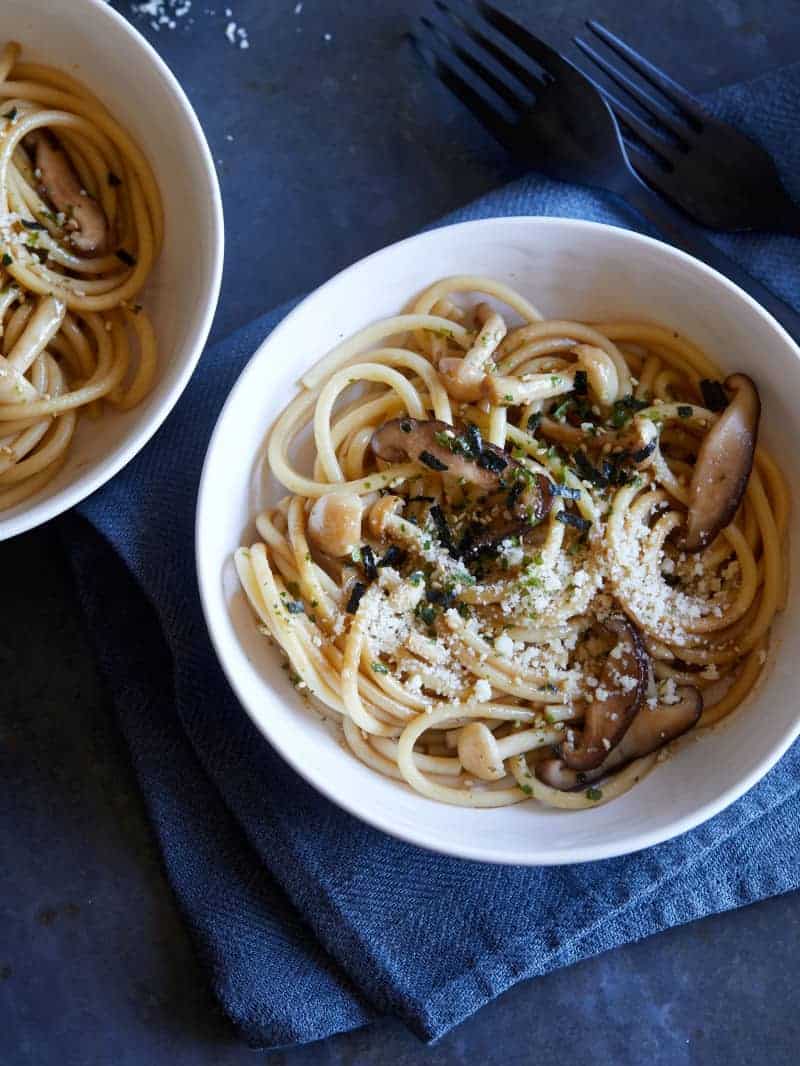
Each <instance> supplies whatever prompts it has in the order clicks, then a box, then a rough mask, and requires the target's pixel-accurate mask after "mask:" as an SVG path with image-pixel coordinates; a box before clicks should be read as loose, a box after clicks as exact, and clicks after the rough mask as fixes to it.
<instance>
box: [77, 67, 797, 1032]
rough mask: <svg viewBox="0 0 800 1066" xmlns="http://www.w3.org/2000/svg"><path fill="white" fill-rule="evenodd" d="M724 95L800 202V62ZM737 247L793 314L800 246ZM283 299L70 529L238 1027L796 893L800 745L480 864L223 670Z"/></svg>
mask: <svg viewBox="0 0 800 1066" xmlns="http://www.w3.org/2000/svg"><path fill="white" fill-rule="evenodd" d="M714 106H715V107H716V108H717V109H718V110H719V111H720V112H721V113H723V114H724V115H725V116H726V117H728V118H731V119H733V120H734V121H736V122H737V123H738V124H739V125H740V126H741V127H743V128H745V129H747V130H749V131H750V132H751V133H752V134H753V135H755V136H756V137H757V138H759V139H760V140H761V141H762V142H763V143H764V144H765V145H766V147H767V148H768V149H769V150H770V151H771V152H772V153H773V155H774V156H775V157H776V159H777V160H778V161H779V164H780V167H781V170H782V172H783V175H784V177H785V180H786V181H787V184H788V185H789V187H790V188H792V186H794V187H793V192H794V195H795V196H796V197H798V198H800V183H798V175H800V131H799V130H798V128H797V125H796V123H797V121H798V116H800V66H798V67H793V68H790V69H789V70H785V71H783V72H780V73H778V74H775V75H772V76H769V77H766V78H763V79H761V80H759V81H757V82H754V83H752V84H750V85H748V86H745V87H739V88H733V89H729V90H726V91H725V92H722V93H720V94H718V95H717V96H716V97H715V99H714ZM509 214H545V215H567V216H573V217H583V218H591V219H597V220H600V221H605V222H609V223H612V224H616V225H622V226H628V227H633V226H636V225H637V224H638V223H637V221H636V219H635V218H634V217H633V216H631V215H630V214H629V213H628V212H627V211H626V210H625V209H624V208H623V207H622V206H621V205H620V204H618V203H615V202H613V201H611V200H610V199H605V198H603V197H602V196H600V195H599V194H597V195H596V194H592V193H588V192H586V191H583V190H580V189H577V188H573V187H570V186H566V185H561V184H556V183H553V182H549V181H546V180H544V179H542V178H540V177H538V176H531V177H528V178H525V179H524V180H521V181H519V182H517V183H516V184H514V185H512V186H511V187H509V188H505V189H503V190H502V191H499V192H497V193H496V194H493V195H491V196H488V197H486V198H485V199H483V200H481V201H480V202H479V203H477V204H474V205H472V206H471V207H468V208H466V209H464V210H462V211H459V212H458V213H457V214H456V215H454V216H453V218H452V219H449V220H448V221H454V220H462V219H467V218H478V217H485V216H490V215H509ZM722 243H724V244H725V246H726V247H727V248H728V250H729V251H731V252H732V254H733V255H735V256H736V258H737V259H739V260H740V262H742V263H743V264H745V265H746V266H747V268H748V269H749V270H751V271H752V272H753V273H754V274H756V275H758V276H759V277H760V278H761V279H762V280H764V281H765V282H767V283H768V284H769V285H771V286H773V287H774V289H775V290H776V291H778V292H780V294H781V295H782V296H784V297H785V298H786V299H788V300H790V301H792V302H793V303H794V304H795V306H797V307H798V308H800V264H798V245H797V244H796V243H794V242H793V241H792V240H791V239H789V238H782V237H776V236H769V237H766V236H761V237H747V236H739V237H731V238H725V239H724V240H722ZM285 310H286V309H285V308H284V309H282V310H281V311H278V312H275V313H273V314H269V315H266V316H265V317H264V318H261V319H259V320H258V321H256V322H254V323H252V324H251V325H250V326H248V327H246V328H245V329H242V330H241V331H239V332H238V333H236V334H235V335H234V336H232V337H231V338H229V339H228V340H227V341H224V342H223V343H221V344H219V345H217V346H215V347H213V348H211V349H210V350H209V351H207V352H206V353H205V355H204V357H203V359H202V362H201V363H200V366H199V369H198V370H197V372H196V374H195V375H194V378H193V380H192V382H191V384H190V385H189V387H188V389H187V390H186V393H185V394H184V396H183V398H182V399H181V401H180V403H179V404H178V406H177V407H176V409H175V411H174V412H173V413H172V415H171V416H170V418H169V419H168V421H167V423H166V425H165V426H164V427H163V428H162V429H161V431H160V432H159V433H158V434H157V436H156V437H155V439H154V440H153V441H152V442H151V443H150V444H149V445H148V446H147V447H146V448H145V449H144V450H143V452H142V453H141V454H140V455H139V456H138V457H137V458H136V459H135V460H134V461H133V462H132V463H130V464H129V465H128V467H127V468H126V469H125V470H124V471H123V472H122V473H121V474H120V475H118V476H117V477H116V478H115V479H114V480H113V481H112V482H111V483H110V484H109V485H107V486H106V487H105V488H103V489H102V490H101V491H99V492H97V493H96V494H95V495H94V496H93V497H91V499H89V500H88V501H86V502H85V503H84V504H83V505H82V506H81V507H80V508H79V515H78V514H73V515H71V516H68V517H67V518H65V519H64V520H63V527H62V528H63V531H64V534H65V539H66V543H67V545H68V548H69V551H70V554H71V558H72V561H73V564H74V569H75V573H76V577H77V581H78V586H79V589H80V593H81V597H82V601H83V603H84V605H85V610H86V615H87V618H88V624H89V626H90V628H91V631H92V633H93V636H94V639H95V642H96V648H97V653H98V656H99V660H100V663H101V667H102V669H103V671H104V673H105V675H106V677H107V679H108V684H109V685H110V687H111V690H112V693H113V696H114V699H115V702H116V706H117V708H118V710H119V715H120V720H121V723H122V728H123V730H124V732H125V735H126V737H127V741H128V743H129V745H130V750H131V754H132V758H133V762H134V765H135V768H136V772H137V774H138V776H139V780H140V782H141V786H142V790H143V792H144V795H145V798H146V802H147V805H148V809H149V812H150V816H151V818H152V821H153V825H154V828H155V831H156V834H157V836H158V839H159V842H160V845H161V850H162V853H163V856H164V862H165V864H166V869H167V873H168V875H169V879H170V882H171V884H172V887H173V889H174V891H175V895H176V897H177V899H178V902H179V904H180V906H181V908H182V911H183V913H184V915H185V917H186V920H187V922H188V923H189V925H190V926H191V929H192V931H193V933H194V936H195V938H196V942H197V944H198V947H199V951H200V953H201V955H202V957H203V959H204V960H205V961H206V963H207V966H208V971H209V974H210V980H211V983H212V986H213V989H214V991H215V993H216V995H217V997H218V998H219V1000H220V1002H221V1004H222V1006H223V1007H224V1009H225V1011H226V1012H227V1014H228V1015H229V1016H230V1017H231V1019H232V1020H233V1021H234V1023H235V1024H236V1025H237V1026H238V1027H239V1030H240V1032H241V1033H242V1035H243V1036H244V1038H245V1039H246V1040H247V1041H248V1042H249V1043H251V1044H253V1045H255V1046H269V1047H274V1046H279V1045H286V1044H291V1043H295V1042H302V1041H308V1040H314V1039H318V1038H320V1037H324V1036H327V1035H329V1034H331V1033H335V1032H338V1031H341V1030H344V1029H348V1028H353V1027H355V1026H359V1025H362V1024H364V1023H365V1022H367V1021H369V1020H370V1019H372V1018H374V1017H376V1016H378V1015H381V1014H394V1015H397V1016H399V1017H400V1018H401V1019H403V1020H404V1021H405V1022H406V1023H407V1024H408V1025H409V1026H410V1027H411V1028H412V1029H413V1030H414V1032H416V1033H418V1034H419V1035H420V1036H421V1037H423V1038H425V1039H435V1038H436V1037H438V1036H441V1035H442V1034H443V1033H445V1032H446V1031H447V1030H448V1029H449V1028H450V1027H451V1026H453V1025H456V1024H458V1022H460V1021H461V1020H462V1019H463V1018H465V1017H466V1016H467V1015H469V1014H470V1013H471V1012H473V1011H475V1010H477V1009H478V1008H479V1007H480V1006H481V1005H482V1004H484V1003H486V1002H487V1000H490V999H491V998H492V997H494V996H496V995H498V993H500V992H502V991H503V990H504V989H506V988H508V987H509V986H510V985H512V984H514V983H515V982H517V981H520V980H522V979H524V978H527V977H534V976H536V975H539V974H543V973H546V972H547V971H549V970H553V969H555V968H556V967H560V966H566V965H568V964H570V963H573V962H576V961H577V960H579V959H582V958H585V957H586V956H589V955H593V954H596V953H598V952H601V951H606V950H607V949H609V948H613V947H614V946H616V945H618V944H622V943H625V942H626V941H630V940H634V939H638V938H640V937H644V936H647V935H649V934H651V933H655V932H658V931H659V930H662V929H666V928H668V927H669V926H673V925H676V924H677V923H679V922H686V921H689V920H690V919H693V918H699V917H702V916H703V915H706V914H711V913H714V912H716V911H721V910H725V909H726V908H731V907H737V906H740V905H742V904H745V903H749V902H751V901H753V900H757V899H760V898H762V897H764V896H768V895H771V894H773V893H778V892H785V891H787V890H789V889H794V888H797V887H798V884H800V791H799V790H800V745H795V747H794V748H793V749H792V750H791V751H790V752H789V753H788V754H787V755H786V756H785V758H784V759H783V760H782V761H781V763H780V764H779V765H778V766H777V767H776V768H775V769H774V770H773V771H772V772H771V773H770V774H768V775H767V777H766V778H765V779H764V780H763V781H762V782H761V783H760V784H759V785H758V786H757V787H756V788H754V789H752V791H750V792H749V793H748V794H747V795H746V796H745V797H743V798H742V799H741V800H739V802H738V803H736V804H734V805H733V806H732V807H731V808H729V809H728V810H727V811H725V812H724V813H722V814H720V815H718V816H717V817H716V818H714V819H713V820H712V821H711V822H709V823H707V824H706V825H704V826H701V827H700V828H698V829H696V830H694V831H693V832H691V833H688V834H686V835H684V836H682V837H680V838H679V839H677V840H674V841H672V842H670V843H668V844H664V845H661V846H659V847H656V848H651V849H650V850H648V851H645V852H642V853H640V854H637V855H632V856H629V857H626V858H622V859H615V860H610V861H607V862H598V863H592V864H588V865H583V866H573V867H561V868H555V869H519V868H510V867H493V866H483V865H481V864H478V863H468V862H461V861H458V860H454V859H449V858H442V857H439V856H437V855H433V854H430V853H428V852H425V851H422V850H419V849H417V848H414V847H411V846H409V845H407V844H403V843H400V842H398V841H396V840H394V839H392V838H390V837H388V836H384V835H383V834H381V833H380V832H377V831H376V830H373V829H370V828H368V827H367V826H365V825H362V824H361V823H360V822H358V821H356V820H355V819H353V818H351V817H350V816H349V815H347V814H344V813H343V812H342V811H340V810H338V809H337V808H336V807H334V806H333V805H331V804H330V803H329V802H328V801H327V800H326V799H323V798H322V797H321V796H320V795H318V794H317V792H315V791H314V789H313V788H311V787H310V786H309V785H307V784H305V782H303V781H302V780H300V779H299V778H298V777H297V776H296V775H295V774H294V772H293V771H292V770H290V769H289V768H288V767H287V766H286V765H284V763H283V762H282V761H281V760H280V759H279V758H278V756H277V755H276V754H275V753H274V752H273V751H272V750H271V748H270V747H269V745H268V744H267V743H266V742H265V741H264V740H263V739H262V738H261V736H260V734H258V733H257V731H256V730H255V728H254V727H253V726H252V725H251V723H250V721H249V719H248V718H247V716H246V715H245V713H244V712H243V711H242V710H241V708H240V707H239V706H238V704H237V701H236V699H235V698H234V696H233V694H232V693H231V691H230V689H229V688H228V685H227V684H226V682H225V680H224V678H223V675H222V673H221V671H220V669H219V667H218V665H217V663H216V660H215V657H214V653H213V651H212V649H211V645H210V643H209V640H208V636H207V634H206V629H205V625H204V623H203V619H202V616H201V611H200V604H199V601H198V594H197V589H196V583H195V573H194V560H193V519H194V506H195V495H196V490H197V483H198V478H199V473H200V468H201V464H202V461H203V456H204V453H205V449H206V444H207V442H208V438H209V435H210V433H211V429H212V427H213V424H214V421H215V419H216V417H217V414H218V412H219V410H220V407H221V405H222V402H223V400H224V399H225V397H226V395H227V393H228V391H229V389H230V388H231V386H232V385H233V383H234V381H235V380H236V378H237V376H238V374H239V372H240V370H241V369H242V367H243V365H244V363H245V361H246V360H247V359H248V358H249V356H250V355H251V353H252V352H253V351H254V350H255V348H256V347H257V345H258V343H259V342H260V341H261V340H262V338H263V337H264V336H265V335H266V334H267V333H268V332H269V331H270V330H271V329H272V328H273V326H274V325H275V324H276V322H278V321H279V320H280V318H281V316H282V314H284V313H285ZM243 461H247V457H246V456H245V457H244V459H243ZM302 713H303V711H302V708H299V709H298V714H302ZM478 817H479V815H478Z"/></svg>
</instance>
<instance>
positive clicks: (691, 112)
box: [586, 19, 708, 124]
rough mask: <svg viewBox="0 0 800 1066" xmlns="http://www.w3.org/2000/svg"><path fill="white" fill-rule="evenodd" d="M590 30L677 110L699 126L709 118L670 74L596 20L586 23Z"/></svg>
mask: <svg viewBox="0 0 800 1066" xmlns="http://www.w3.org/2000/svg"><path fill="white" fill-rule="evenodd" d="M586 25H587V26H588V28H589V29H590V30H591V32H592V33H593V34H595V36H597V37H599V38H600V40H601V41H603V43H604V44H607V45H608V47H609V48H610V49H611V50H612V51H613V52H616V53H617V55H618V56H619V57H620V58H621V59H624V60H625V61H626V62H628V63H630V65H631V66H632V67H633V69H634V70H635V71H637V72H638V73H639V74H641V75H642V77H643V78H645V79H646V80H647V81H649V82H650V84H651V85H652V86H653V87H654V88H656V89H658V90H659V92H662V93H663V94H664V96H666V98H667V99H668V100H670V101H671V102H672V103H673V104H674V105H675V106H676V107H677V108H679V109H680V110H681V111H683V112H684V114H686V115H688V116H689V117H690V118H693V119H694V121H695V122H696V123H698V124H702V123H703V122H704V121H705V119H706V118H707V117H708V116H707V114H706V112H705V110H704V109H703V107H702V105H701V104H700V103H699V102H698V101H697V100H695V98H694V97H693V96H692V95H691V94H690V93H688V92H687V91H686V90H685V89H684V88H683V86H681V85H678V83H677V82H676V81H673V80H672V78H670V76H669V75H668V74H665V73H664V71H663V70H659V69H658V67H657V66H655V65H654V64H653V63H651V62H650V61H649V60H647V59H645V58H644V56H641V55H639V53H638V52H635V51H634V50H633V49H632V48H631V47H630V46H629V45H627V44H625V42H624V41H622V40H620V38H619V37H616V36H615V35H614V34H613V33H611V32H610V31H609V30H607V29H606V28H605V26H603V25H602V24H601V23H599V22H598V21H597V20H596V19H589V20H588V21H587V23H586Z"/></svg>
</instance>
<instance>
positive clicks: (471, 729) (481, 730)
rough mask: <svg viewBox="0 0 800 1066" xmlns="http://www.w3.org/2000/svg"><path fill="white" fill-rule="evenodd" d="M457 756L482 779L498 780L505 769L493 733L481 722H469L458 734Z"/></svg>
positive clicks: (466, 768) (467, 768) (471, 771)
mask: <svg viewBox="0 0 800 1066" xmlns="http://www.w3.org/2000/svg"><path fill="white" fill-rule="evenodd" d="M458 758H459V760H460V761H461V765H462V766H463V767H464V769H465V770H466V771H467V772H468V773H471V774H474V775H475V777H479V778H480V779H481V780H482V781H499V780H500V778H501V777H505V774H506V771H505V767H504V765H503V760H502V758H501V757H500V751H499V749H498V747H497V741H496V740H495V738H494V734H493V733H492V731H491V729H489V727H488V726H486V725H484V723H483V722H470V723H469V724H468V725H465V726H464V728H463V729H462V730H461V732H460V733H459V735H458Z"/></svg>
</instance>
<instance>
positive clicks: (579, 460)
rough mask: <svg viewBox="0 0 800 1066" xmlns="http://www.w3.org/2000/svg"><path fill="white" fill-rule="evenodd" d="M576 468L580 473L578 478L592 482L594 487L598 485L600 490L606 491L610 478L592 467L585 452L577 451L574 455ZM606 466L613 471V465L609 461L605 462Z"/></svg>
mask: <svg viewBox="0 0 800 1066" xmlns="http://www.w3.org/2000/svg"><path fill="white" fill-rule="evenodd" d="M574 459H575V467H576V469H577V471H578V476H579V477H580V478H582V479H583V480H584V481H590V482H591V483H592V484H593V485H597V487H598V488H600V489H604V488H606V486H607V485H608V477H607V476H606V475H604V474H603V473H601V472H600V471H599V470H598V469H597V467H595V466H592V464H591V463H590V462H589V458H588V456H587V455H586V452H584V451H577V452H575V455H574ZM605 462H606V465H607V466H608V468H609V471H610V469H611V464H610V463H609V462H608V460H606V461H605Z"/></svg>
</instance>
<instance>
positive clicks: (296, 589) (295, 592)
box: [286, 581, 300, 600]
mask: <svg viewBox="0 0 800 1066" xmlns="http://www.w3.org/2000/svg"><path fill="white" fill-rule="evenodd" d="M286 588H287V589H288V590H289V592H290V593H291V595H292V596H294V598H295V599H296V600H299V599H300V586H299V585H298V584H297V582H296V581H287V582H286Z"/></svg>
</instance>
